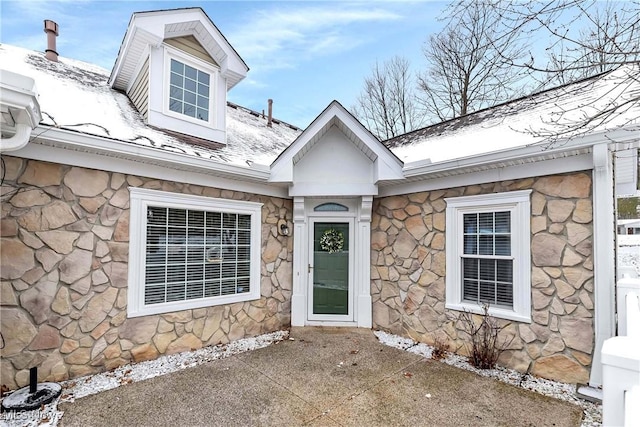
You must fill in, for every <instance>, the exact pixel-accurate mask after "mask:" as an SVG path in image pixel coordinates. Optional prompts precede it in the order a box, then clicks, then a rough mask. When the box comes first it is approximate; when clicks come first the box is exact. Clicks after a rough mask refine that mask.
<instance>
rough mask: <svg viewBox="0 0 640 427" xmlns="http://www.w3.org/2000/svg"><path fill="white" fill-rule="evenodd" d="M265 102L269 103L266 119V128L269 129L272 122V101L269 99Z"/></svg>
mask: <svg viewBox="0 0 640 427" xmlns="http://www.w3.org/2000/svg"><path fill="white" fill-rule="evenodd" d="M267 102H268V103H269V111H268V114H269V116H268V117H267V127H271V126H272V121H273V99H269V100H268V101H267Z"/></svg>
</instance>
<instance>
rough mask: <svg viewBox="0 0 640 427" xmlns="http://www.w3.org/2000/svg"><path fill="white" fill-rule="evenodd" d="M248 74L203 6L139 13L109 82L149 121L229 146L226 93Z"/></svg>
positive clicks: (129, 30) (164, 127)
mask: <svg viewBox="0 0 640 427" xmlns="http://www.w3.org/2000/svg"><path fill="white" fill-rule="evenodd" d="M247 71H249V68H248V67H247V65H246V64H245V63H244V61H243V60H242V58H241V57H240V55H238V53H237V52H236V51H235V50H234V49H233V47H232V46H231V45H230V44H229V42H228V41H227V39H226V38H225V37H224V36H223V35H222V33H221V32H220V31H219V30H218V28H217V27H216V26H215V25H214V24H213V22H211V20H210V19H209V17H208V16H207V15H206V13H205V12H204V11H203V10H202V9H201V8H187V9H177V10H164V11H153V12H140V13H134V14H133V16H132V17H131V21H130V22H129V26H128V28H127V32H126V34H125V36H124V40H123V42H122V45H121V46H120V51H119V52H118V57H117V59H116V63H115V65H114V67H113V70H112V72H111V77H110V78H109V84H110V85H111V87H112V88H114V89H118V90H121V91H123V92H125V93H126V94H127V96H128V97H129V99H130V100H131V102H132V103H133V104H134V105H135V107H136V108H137V109H138V111H139V112H140V114H141V115H142V117H143V120H144V121H145V123H147V124H148V125H150V126H154V127H157V128H161V129H165V130H168V131H173V132H178V133H181V134H185V135H189V136H194V137H197V138H201V139H204V140H207V141H212V142H217V143H223V144H224V143H225V142H226V123H225V114H226V105H227V91H228V90H230V89H231V88H232V87H234V86H235V85H236V84H237V83H238V82H240V80H242V79H243V78H244V77H245V76H246V74H247Z"/></svg>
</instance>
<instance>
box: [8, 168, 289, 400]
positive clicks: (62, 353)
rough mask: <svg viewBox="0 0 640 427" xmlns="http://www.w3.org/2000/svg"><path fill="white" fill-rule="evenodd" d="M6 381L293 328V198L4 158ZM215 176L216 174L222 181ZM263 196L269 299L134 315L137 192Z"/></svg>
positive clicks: (76, 372) (50, 377) (93, 368)
mask: <svg viewBox="0 0 640 427" xmlns="http://www.w3.org/2000/svg"><path fill="white" fill-rule="evenodd" d="M3 159H4V161H5V169H4V171H3V172H4V173H5V178H4V182H3V185H2V212H1V217H0V218H1V231H0V235H1V238H2V242H1V251H0V254H1V264H0V265H1V273H0V276H1V279H2V280H1V282H0V283H1V294H0V302H1V305H2V312H1V318H2V322H1V332H2V338H3V340H4V347H3V348H2V349H0V356H1V359H0V364H1V366H0V367H1V375H2V384H4V385H6V386H8V387H9V388H11V389H14V388H17V387H22V386H24V385H26V384H28V381H29V372H28V369H29V368H30V367H32V366H38V368H39V371H38V379H39V381H45V380H47V381H60V380H65V379H68V378H74V377H78V376H82V375H87V374H92V373H96V372H99V371H104V370H108V369H113V368H115V367H117V366H120V365H123V364H126V363H128V362H131V361H141V360H147V359H153V358H155V357H157V356H158V355H160V354H170V353H176V352H180V351H185V350H191V349H196V348H200V347H203V346H207V345H215V344H218V343H226V342H229V341H231V340H236V339H239V338H243V337H249V336H255V335H259V334H262V333H266V332H271V331H275V330H279V329H282V328H286V327H288V326H289V325H290V323H291V321H290V313H291V278H292V255H291V253H292V252H291V250H292V244H293V240H292V239H291V238H288V237H282V236H279V235H278V233H277V227H276V223H277V221H278V219H279V218H283V217H285V215H286V217H287V218H291V216H292V215H291V209H292V205H291V201H290V200H285V199H281V198H274V197H267V196H257V195H253V194H246V193H240V192H234V191H228V190H220V189H216V188H209V187H202V186H196V185H188V184H180V183H176V182H167V181H161V180H155V179H149V178H144V177H138V176H134V175H123V174H120V173H108V172H104V171H98V170H90V169H84V168H79V167H71V166H64V165H58V164H53V163H46V162H40V161H34V160H23V159H19V158H15V157H8V156H3ZM212 181H215V178H212ZM128 187H143V188H149V189H158V190H163V191H171V192H176V193H184V194H194V195H200V196H207V197H218V198H224V199H234V200H246V201H253V202H260V203H263V204H264V206H263V209H262V248H261V254H262V262H261V298H260V299H259V300H255V301H250V302H244V303H235V304H230V305H222V306H215V307H208V308H200V309H193V310H185V311H179V312H174V313H166V314H160V315H152V316H145V317H137V318H127V274H128V251H129V243H128V240H129V190H128Z"/></svg>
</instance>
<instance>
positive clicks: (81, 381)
mask: <svg viewBox="0 0 640 427" xmlns="http://www.w3.org/2000/svg"><path fill="white" fill-rule="evenodd" d="M288 336H289V331H276V332H272V333H270V334H264V335H260V336H257V337H254V338H244V339H241V340H238V341H233V342H230V343H229V344H220V345H217V346H212V347H204V348H201V349H199V350H195V351H186V352H184V353H177V354H172V355H168V356H160V357H159V358H157V359H154V360H149V361H146V362H140V363H131V364H128V365H123V366H120V367H119V368H117V369H115V370H113V371H109V372H102V373H100V374H96V375H89V376H86V377H81V378H76V379H73V380H69V381H65V382H63V383H61V385H62V395H61V396H60V397H59V398H58V399H56V400H54V401H53V402H51V403H50V404H48V405H45V406H44V408H42V409H39V410H35V411H22V412H4V413H2V414H1V415H0V425H1V426H3V427H4V426H6V427H36V426H37V427H49V426H50V427H54V426H57V425H58V422H59V421H60V419H61V418H62V415H63V414H64V412H62V411H58V403H59V402H73V401H74V400H75V399H79V398H81V397H85V396H89V395H92V394H95V393H100V392H102V391H106V390H111V389H114V388H116V387H120V386H121V385H123V384H129V383H133V382H138V381H142V380H146V379H149V378H153V377H157V376H160V375H165V374H170V373H172V372H177V371H181V370H183V369H186V368H191V367H194V366H198V365H201V364H203V363H207V362H211V361H213V360H218V359H224V358H226V357H229V356H233V355H236V354H240V353H244V352H246V351H251V350H257V349H259V348H264V347H267V346H268V345H271V344H274V343H278V342H280V341H282V340H284V339H286V338H287V337H288Z"/></svg>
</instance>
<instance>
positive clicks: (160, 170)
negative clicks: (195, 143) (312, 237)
mask: <svg viewBox="0 0 640 427" xmlns="http://www.w3.org/2000/svg"><path fill="white" fill-rule="evenodd" d="M11 155H12V156H15V157H20V158H25V159H32V160H41V161H44V162H52V163H59V164H64V165H71V166H78V167H85V168H89V169H96V170H104V171H107V172H118V173H123V174H128V175H135V176H140V177H146V178H153V179H162V180H167V181H172V182H182V183H185V184H193V185H201V186H204V187H213V188H220V189H223V190H232V191H241V192H244V193H250V194H257V195H264V196H272V197H279V198H283V199H289V198H290V197H289V196H288V190H287V188H286V187H285V186H282V185H276V184H273V183H269V184H267V183H260V182H251V181H244V180H240V179H238V178H235V179H234V178H231V177H224V176H219V175H217V174H216V172H218V171H216V170H214V169H206V168H204V167H202V166H200V165H198V166H193V167H192V169H193V170H179V169H169V167H168V166H169V165H167V166H163V165H154V164H148V163H144V162H141V161H136V160H134V159H135V158H136V157H135V155H131V156H127V158H123V157H124V155H121V157H114V156H108V155H105V154H98V153H93V152H88V151H77V150H70V149H66V148H59V147H53V146H49V145H42V144H37V143H33V142H32V143H30V144H27V146H26V147H24V148H22V149H20V150H18V151H14V152H12V153H11ZM183 166H185V164H183ZM187 166H188V165H187ZM238 169H240V168H238ZM255 172H256V173H257V174H263V172H260V171H255ZM227 175H228V176H230V175H231V174H227Z"/></svg>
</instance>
